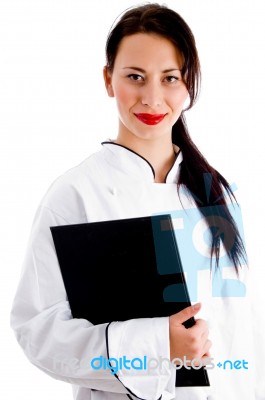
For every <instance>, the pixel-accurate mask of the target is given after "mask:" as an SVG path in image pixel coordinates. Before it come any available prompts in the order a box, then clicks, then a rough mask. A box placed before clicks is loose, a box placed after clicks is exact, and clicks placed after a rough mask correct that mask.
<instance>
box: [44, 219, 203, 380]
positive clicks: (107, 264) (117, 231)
mask: <svg viewBox="0 0 265 400" xmlns="http://www.w3.org/2000/svg"><path fill="white" fill-rule="evenodd" d="M50 229H51V233H52V237H53V241H54V245H55V249H56V254H57V258H58V262H59V266H60V269H61V273H62V278H63V281H64V285H65V290H66V293H67V297H68V301H69V304H70V308H71V312H72V316H73V318H85V319H87V320H88V321H90V322H92V323H93V324H102V323H106V322H112V321H124V320H128V319H133V318H152V317H165V316H169V315H171V314H174V313H176V312H179V311H180V310H182V309H183V308H185V307H187V306H189V305H190V304H191V303H190V299H189V294H188V290H187V285H186V282H185V275H184V271H183V268H182V263H181V258H180V254H179V250H178V246H177V241H176V237H175V233H174V227H173V223H172V219H171V216H170V214H163V215H155V216H146V217H137V218H127V219H119V220H110V221H100V222H88V223H82V224H73V225H60V226H52V227H51V228H50ZM194 323H195V320H194V318H191V319H189V320H188V321H186V322H185V323H184V325H185V327H186V328H189V327H191V326H192V325H193V324H194ZM176 386H177V387H178V386H210V383H209V379H208V374H207V371H206V370H205V368H204V367H202V368H200V369H194V368H191V369H186V368H185V367H182V368H180V369H179V370H177V371H176Z"/></svg>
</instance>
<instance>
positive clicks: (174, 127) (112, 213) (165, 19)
mask: <svg viewBox="0 0 265 400" xmlns="http://www.w3.org/2000/svg"><path fill="white" fill-rule="evenodd" d="M106 58H107V63H106V66H105V67H104V80H105V85H106V89H107V93H108V95H109V96H110V97H115V99H116V102H117V109H118V114H119V128H118V133H117V136H116V138H115V139H113V140H107V141H106V142H104V143H103V144H102V146H103V148H102V150H101V151H99V152H97V153H95V154H92V155H91V156H90V157H89V158H88V159H86V160H85V161H84V162H82V163H81V164H80V165H79V166H77V167H75V168H72V169H71V170H69V171H68V172H66V173H65V174H64V175H63V176H61V177H59V178H58V179H57V180H56V181H55V182H54V183H53V185H52V186H51V187H50V188H49V190H48V192H47V193H46V195H45V196H44V198H43V199H42V201H41V204H40V206H39V208H38V211H37V213H36V216H35V220H34V223H33V229H32V234H31V237H30V240H29V247H28V251H27V254H26V257H25V266H24V269H23V274H22V277H21V281H20V284H19V287H18V290H17V293H16V296H15V299H14V304H13V307H12V315H11V326H12V328H13V329H14V331H15V334H16V337H17V340H18V342H19V344H20V345H21V347H22V348H23V349H24V351H25V354H26V355H27V357H28V358H29V360H30V361H31V362H32V363H33V364H34V365H36V366H37V367H38V368H40V369H42V370H43V371H44V372H46V373H47V374H49V375H50V376H52V377H54V378H55V379H60V380H63V381H66V382H69V383H71V384H72V385H73V392H74V398H75V399H77V400H81V399H82V400H83V399H93V400H94V399H125V398H128V397H129V398H140V399H161V398H162V399H173V398H176V399H183V400H184V399H192V400H193V399H194V400H196V399H224V398H227V399H231V400H232V399H233V400H234V399H248V400H249V399H254V393H253V386H252V382H251V383H249V382H250V377H251V374H250V373H248V375H247V374H246V371H245V370H246V369H247V368H246V366H247V364H246V363H247V360H246V359H245V360H244V361H245V363H243V360H241V358H244V357H245V358H246V355H245V354H246V353H244V354H243V353H242V351H241V350H242V348H241V347H240V345H237V343H238V344H239V343H241V342H240V340H239V338H237V339H235V335H238V333H240V335H241V336H242V330H243V331H244V335H245V336H244V338H249V337H250V339H251V336H248V334H249V335H250V334H251V332H250V329H249V321H248V302H247V300H246V298H245V297H242V298H237V299H236V300H237V301H234V299H232V298H229V297H226V298H223V297H221V296H219V297H218V298H217V297H216V298H213V296H212V286H211V285H212V281H211V279H210V276H211V274H210V272H211V269H210V267H211V265H210V264H211V263H209V266H208V269H205V270H204V271H201V272H202V274H201V276H200V278H199V281H200V282H199V283H200V285H201V286H200V300H201V302H202V304H203V307H202V308H201V304H200V303H198V304H196V305H194V306H191V307H188V308H186V309H185V310H183V311H181V312H180V313H177V314H174V315H170V316H168V317H163V318H143V319H134V320H129V321H125V322H118V321H117V322H112V321H110V323H109V324H100V325H95V326H94V325H93V324H92V323H90V322H89V321H86V320H83V319H74V318H72V316H71V310H70V307H69V303H68V301H67V296H66V293H65V288H64V285H63V281H62V278H61V275H60V269H59V266H58V261H57V257H56V254H55V251H54V246H53V241H52V237H51V233H50V227H51V226H55V225H65V224H78V223H83V222H93V221H103V220H112V219H121V218H129V217H138V216H145V215H152V214H154V213H163V212H167V211H172V210H183V209H185V210H189V209H194V207H196V208H197V210H198V211H199V212H200V213H201V214H202V216H203V217H204V218H205V223H206V224H208V226H209V227H210V228H211V225H212V217H215V218H216V217H217V218H219V219H218V221H219V222H220V221H226V222H221V225H220V223H219V225H218V226H219V228H221V229H219V230H218V231H215V232H213V230H212V235H211V255H212V257H211V260H215V268H216V269H217V270H218V267H219V255H220V251H222V248H224V249H225V250H226V252H227V254H228V257H229V258H230V260H231V261H232V263H233V265H234V268H233V270H232V269H231V268H229V271H228V272H227V273H228V276H227V277H230V278H231V277H232V278H233V279H238V278H240V279H242V276H241V274H242V273H243V272H244V263H245V252H244V246H243V241H242V239H241V237H240V233H239V231H238V228H237V226H236V223H235V221H234V219H233V218H232V215H231V213H230V211H229V207H228V205H227V201H226V200H225V194H228V195H229V196H230V201H232V200H233V195H232V191H231V189H230V187H229V185H228V183H227V181H226V180H225V179H224V178H223V177H222V175H221V174H220V173H219V172H217V171H216V170H215V169H214V168H213V167H212V166H210V165H209V164H208V162H207V161H206V160H205V158H204V157H203V156H202V154H201V153H200V152H199V150H198V149H197V148H196V146H195V145H194V144H193V142H192V140H191V138H190V137H189V134H188V130H187V127H186V124H185V119H184V111H185V110H187V109H189V108H191V107H192V106H193V104H194V103H195V100H196V97H197V94H198V89H199V81H200V64H199V59H198V55H197V50H196V45H195V40H194V37H193V34H192V32H191V30H190V28H189V27H188V25H187V24H186V23H185V21H184V20H183V19H182V18H181V17H180V16H179V15H178V14H177V13H176V12H174V11H173V10H170V9H168V8H167V7H166V6H160V5H157V4H147V5H144V6H139V7H135V8H132V9H130V10H128V11H127V12H125V13H124V15H123V16H122V17H121V19H120V20H119V21H118V22H117V24H116V25H115V26H114V27H113V29H112V30H111V32H110V34H109V36H108V39H107V44H106ZM209 177H210V179H211V185H210V186H211V190H210V192H209V191H207V190H205V182H206V181H207V179H208V178H209ZM206 206H207V207H206ZM216 206H219V207H216ZM211 207H215V210H219V211H218V215H216V213H212V214H211V215H210V217H211V218H209V209H211ZM227 221H228V225H227ZM227 226H228V229H227ZM224 229H226V230H224ZM219 232H220V233H219ZM223 232H225V236H226V235H228V236H229V237H230V238H233V240H232V245H231V240H225V238H224V235H223ZM201 278H203V279H201ZM202 282H203V283H202ZM203 285H205V286H203ZM242 309H243V310H244V318H242V319H240V312H241V311H242ZM199 311H202V312H204V314H205V316H206V317H207V319H208V320H211V322H212V325H213V326H212V327H210V328H211V329H212V332H211V335H210V334H209V326H208V323H207V322H206V320H205V319H202V318H198V319H197V320H196V323H195V325H194V326H193V327H192V328H189V329H186V328H185V327H184V326H183V322H185V321H186V320H187V319H189V318H190V317H192V316H195V315H197V314H198V312H199ZM227 328H228V329H227ZM232 345H233V348H232ZM239 350H240V354H238V353H237V351H239ZM212 351H213V353H212ZM244 351H245V349H244ZM99 356H103V357H104V358H107V357H112V358H113V359H114V358H115V359H119V357H121V356H126V357H127V358H128V359H133V358H134V357H136V356H137V357H144V356H146V357H147V358H148V359H156V360H157V359H160V360H161V359H167V360H169V359H170V360H173V359H180V360H184V359H185V358H186V359H190V360H193V359H195V358H197V359H200V360H204V361H206V363H207V360H209V358H211V359H214V360H215V361H216V362H217V361H219V360H217V359H216V357H223V358H224V359H228V358H229V357H233V356H236V357H237V358H238V357H240V360H239V361H240V362H241V364H240V365H241V366H242V371H240V372H241V373H240V372H239V371H236V372H239V373H238V374H237V375H234V374H233V371H229V373H227V371H226V370H225V371H221V372H220V371H219V370H218V371H217V367H215V368H214V369H212V370H209V373H210V372H211V374H210V382H211V385H210V387H175V370H174V368H172V365H170V364H169V363H163V365H162V366H161V368H157V369H153V370H152V374H150V373H149V374H146V373H145V374H144V373H142V374H141V373H140V372H139V371H137V372H138V373H137V374H135V373H133V371H132V370H129V371H128V370H126V369H124V370H122V371H119V372H118V373H117V374H113V373H111V371H110V369H109V368H105V369H104V368H103V369H100V370H99V369H95V368H94V369H93V368H92V367H91V363H89V361H90V360H92V359H93V358H95V357H99ZM233 361H234V360H233ZM237 365H239V364H237ZM244 368H245V370H243V369H244ZM247 372H249V371H247ZM224 373H226V376H225V375H224ZM218 374H219V375H218ZM221 379H222V380H223V381H224V380H225V383H222V382H221Z"/></svg>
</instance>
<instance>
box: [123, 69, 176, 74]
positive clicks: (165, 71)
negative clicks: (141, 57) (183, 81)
mask: <svg viewBox="0 0 265 400" xmlns="http://www.w3.org/2000/svg"><path fill="white" fill-rule="evenodd" d="M122 69H134V70H136V71H139V72H143V73H145V72H146V71H145V70H144V69H143V68H139V67H124V68H122ZM172 71H181V69H180V68H168V69H164V70H163V71H162V73H163V74H165V73H167V72H172Z"/></svg>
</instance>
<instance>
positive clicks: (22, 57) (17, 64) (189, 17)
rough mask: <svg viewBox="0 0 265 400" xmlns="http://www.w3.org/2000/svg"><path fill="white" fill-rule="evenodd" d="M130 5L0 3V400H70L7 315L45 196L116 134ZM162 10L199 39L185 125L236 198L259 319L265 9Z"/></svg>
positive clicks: (191, 2) (198, 0)
mask: <svg viewBox="0 0 265 400" xmlns="http://www.w3.org/2000/svg"><path fill="white" fill-rule="evenodd" d="M134 4H139V2H138V1H133V0H131V1H128V0H119V1H118V0H97V1H95V2H94V1H91V0H0V140H1V142H0V171H1V181H0V187H1V189H0V190H1V197H0V199H1V219H0V241H1V242H0V243H1V252H0V257H1V259H0V267H1V269H0V271H1V277H0V282H1V291H0V296H1V301H0V305H1V341H0V343H1V349H0V354H1V367H2V368H1V371H2V372H1V386H0V392H1V394H0V397H1V398H5V399H9V400H13V399H18V398H19V399H20V400H23V399H29V398H36V399H38V400H42V399H45V400H47V399H55V398H56V399H64V400H71V399H72V394H71V387H70V386H69V385H68V384H66V383H63V382H60V381H56V380H53V379H52V378H50V377H48V376H46V375H45V374H44V373H43V372H41V371H39V370H38V369H37V368H36V367H34V366H32V365H31V364H30V363H29V361H28V360H27V359H26V357H25V356H24V354H23V352H22V350H21V349H20V348H19V346H18V344H17V342H16V341H15V338H14V335H13V332H12V331H11V329H10V327H9V314H10V308H11V303H12V300H13V296H14V293H15V290H16V286H17V283H18V280H19V275H20V271H21V264H22V260H23V256H24V251H25V248H26V244H27V240H28V235H29V231H30V228H31V223H32V219H33V216H34V213H35V211H36V208H37V205H38V204H39V202H40V200H41V198H42V196H43V195H44V194H45V192H46V190H47V189H48V187H49V185H50V184H51V183H52V181H53V180H54V179H55V178H57V176H58V175H60V174H61V173H63V172H65V171H66V170H67V169H69V168H71V167H72V166H74V165H76V164H79V163H80V162H81V161H82V160H83V159H84V158H86V157H87V156H88V155H89V154H90V153H91V152H93V151H95V150H97V149H99V148H100V142H101V141H102V140H105V139H106V138H108V137H112V138H113V137H115V135H116V128H117V117H116V116H115V100H113V99H110V98H108V97H107V95H106V93H105V88H104V85H103V79H102V68H103V65H104V61H105V55H104V47H105V39H106V36H107V33H108V30H109V29H110V27H111V24H112V23H113V21H114V20H115V18H116V17H117V16H118V15H119V14H120V13H121V12H123V11H124V10H125V9H126V8H128V7H130V6H132V5H134ZM165 4H167V5H168V6H169V7H172V8H174V9H175V10H176V11H177V12H179V13H180V14H181V15H182V16H183V17H184V19H185V20H186V22H188V24H189V25H190V27H191V29H192V30H193V33H194V34H195V37H196V41H197V47H198V51H199V55H200V59H201V64H202V74H203V75H202V76H203V80H202V91H201V96H200V99H199V101H198V103H197V105H195V107H194V108H193V109H192V110H191V111H189V112H188V113H187V119H188V124H189V127H190V132H191V136H192V137H193V139H194V141H195V143H196V144H197V145H198V147H199V148H200V149H201V151H202V152H203V153H204V155H205V156H206V157H207V158H208V160H209V161H210V163H212V164H213V165H214V167H216V168H217V169H218V170H219V171H220V172H221V173H222V174H223V175H224V176H225V177H226V178H227V180H228V181H229V182H230V183H233V182H235V183H236V185H237V187H238V190H237V192H236V193H235V194H236V195H237V196H238V199H239V202H240V204H241V207H242V211H243V220H244V226H245V236H246V240H247V247H248V253H249V259H250V261H251V263H250V264H251V268H252V271H253V273H254V276H255V279H256V281H255V293H256V303H257V304H256V305H255V307H254V311H255V312H256V313H258V312H259V307H258V303H259V302H261V301H263V302H264V295H263V294H262V292H263V290H262V287H263V283H262V279H264V278H265V272H264V248H265V245H264V240H263V237H264V235H263V230H264V222H265V219H264V211H265V210H264V197H263V194H264V175H263V174H264V166H265V162H264V161H263V160H264V158H263V157H264V156H263V151H264V147H263V146H264V140H262V139H263V135H264V121H263V120H264V114H265V101H264V93H265V62H264V55H263V54H264V49H265V25H264V8H263V6H264V2H263V1H262V0H251V1H246V0H241V1H239V0H238V1H236V0H222V1H221V0H209V1H208V0H207V1H206V0H174V1H172V0H168V1H167V2H165ZM262 296H263V298H262ZM261 310H262V308H261ZM263 314H264V307H263ZM264 337H265V336H264Z"/></svg>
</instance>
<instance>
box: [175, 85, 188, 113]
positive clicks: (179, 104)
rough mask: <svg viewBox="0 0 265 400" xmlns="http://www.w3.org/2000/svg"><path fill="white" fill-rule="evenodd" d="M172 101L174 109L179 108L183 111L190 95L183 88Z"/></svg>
mask: <svg viewBox="0 0 265 400" xmlns="http://www.w3.org/2000/svg"><path fill="white" fill-rule="evenodd" d="M171 99H172V104H174V108H177V109H179V108H181V109H182V108H183V105H184V104H185V103H186V101H187V100H188V99H189V94H188V91H187V89H186V87H185V88H182V89H181V90H179V91H178V92H177V93H175V94H174V95H172V97H171Z"/></svg>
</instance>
